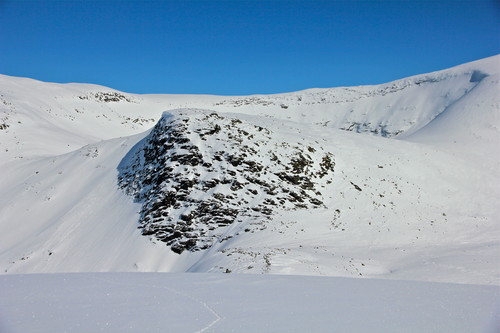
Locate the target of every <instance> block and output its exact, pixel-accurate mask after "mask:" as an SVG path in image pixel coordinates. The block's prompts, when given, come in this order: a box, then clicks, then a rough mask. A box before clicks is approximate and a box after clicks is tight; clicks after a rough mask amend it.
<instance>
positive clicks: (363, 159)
mask: <svg viewBox="0 0 500 333" xmlns="http://www.w3.org/2000/svg"><path fill="white" fill-rule="evenodd" d="M499 59H500V57H499V56H495V57H491V58H487V59H483V60H480V61H477V62H473V63H469V64H465V65H462V66H457V67H455V68H451V69H448V70H444V71H439V72H435V73H430V74H425V75H419V76H415V77H411V78H406V79H402V80H398V81H394V82H391V83H387V84H383V85H379V86H365V87H352V88H331V89H312V90H306V91H302V92H296V93H288V94H278V95H269V96H246V97H223V96H188V95H133V94H127V93H122V92H118V91H115V90H112V89H109V88H105V87H99V86H95V85H84V84H53V83H43V82H39V81H35V80H30V79H24V78H14V77H8V76H0V98H1V100H0V107H1V109H0V112H1V116H0V171H1V173H0V230H1V234H0V268H1V271H2V272H4V273H35V272H85V271H154V272H159V271H162V272H165V271H169V272H184V271H191V272H219V271H220V272H248V273H276V274H308V275H330V276H353V277H354V276H356V277H383V278H392V279H406V280H424V281H442V282H459V283H475V284H494V285H495V284H498V283H499V276H500V267H499V253H500V229H499V228H500V226H499V220H500V219H499V217H500V212H499V208H498V204H497V203H498V198H499V197H500V195H499V194H500V193H499V190H500V189H499V186H498V184H500V178H499V176H500V175H499V172H498V170H499V169H498V164H499V161H500V159H499V156H498V151H499V150H498V148H499V138H500V136H499V130H498V128H499V127H498V126H499V121H498V110H499V98H498V75H499V74H498V72H499V71H498V69H499V66H498V64H499ZM174 109H181V110H178V111H168V112H167V113H165V114H164V115H163V116H162V114H163V111H165V110H174ZM199 109H204V110H205V111H200V110H199ZM211 114H213V115H214V116H213V117H212V118H213V119H204V117H206V115H211ZM158 120H160V122H158ZM166 121H172V122H173V124H177V125H175V126H177V127H175V126H173V127H172V126H171V127H170V129H169V128H166V127H162V126H161V124H162V122H166ZM183 123H184V124H185V128H183V129H182V130H181V131H180V134H179V137H182V140H183V142H181V141H175V142H170V143H167V144H174V145H177V146H175V147H172V148H173V149H176V150H175V151H172V150H171V149H166V148H165V147H163V148H162V145H165V144H166V141H165V142H163V143H161V142H160V141H158V140H157V139H158V138H161V137H162V135H163V136H164V138H165V139H166V140H168V138H169V137H172V132H169V131H171V130H172V129H171V128H174V129H175V128H180V127H179V126H180V125H181V124H183ZM155 124H157V125H156V127H155V128H154V129H151V127H152V126H153V125H155ZM231 124H232V125H233V126H230V125H231ZM216 125H218V126H219V127H220V128H219V129H217V127H216ZM223 125H228V126H223ZM259 128H261V129H262V130H260V131H259ZM196 131H198V132H196ZM241 131H244V132H245V133H247V134H248V135H247V134H244V133H243V132H241ZM188 132H189V133H188ZM351 132H354V133H351ZM357 132H360V133H365V134H372V135H360V134H358V133H357ZM207 133H210V135H207ZM238 133H239V135H240V137H239V138H238V136H237V134H238ZM242 133H243V134H242ZM263 133H269V134H268V135H267V136H266V137H264V134H263ZM259 135H260V136H259ZM250 136H252V137H250ZM387 138H396V139H397V140H394V139H387ZM203 139H205V140H203ZM183 144H185V145H188V146H190V147H196V149H197V154H199V156H201V159H202V160H203V161H205V162H211V163H212V167H211V168H212V169H210V168H209V167H204V169H203V170H202V169H200V166H203V163H198V164H195V162H193V159H192V157H193V156H190V155H193V154H192V152H191V153H189V152H188V151H187V150H186V149H185V148H182V147H181V145H183ZM243 147H247V148H243ZM155 148H156V149H155ZM193 149H194V148H193ZM245 149H248V151H246V156H245V157H244V160H241V163H240V164H238V162H236V161H234V159H232V158H231V157H229V156H230V155H231V156H233V157H234V156H236V155H238V154H241V153H245V151H244V150H245ZM148 151H149V152H150V155H151V156H153V158H151V160H150V161H149V162H148V161H144V160H141V156H143V157H144V156H145V155H144V154H145V153H146V152H148ZM220 151H222V152H223V154H217V152H220ZM174 153H175V154H174ZM272 154H274V155H275V156H276V157H277V159H274V158H272ZM174 155H175V156H176V157H174ZM299 155H302V157H304V159H299V162H300V161H302V162H301V163H297V156H299ZM179 156H184V158H183V159H180V160H179V158H180V157H179ZM186 156H189V158H186ZM197 156H198V155H197ZM217 156H219V157H217ZM238 156H239V155H238ZM324 156H331V161H332V162H334V163H335V165H334V167H333V168H332V169H331V170H330V171H331V173H329V174H328V176H325V177H324V178H322V177H319V176H318V177H317V178H318V179H314V178H311V175H312V174H315V175H319V174H320V173H321V162H320V160H321V159H323V157H324ZM218 159H220V160H218ZM214 161H217V163H214ZM243 161H244V162H245V163H243ZM276 161H279V162H281V163H276ZM144 162H148V163H144ZM160 162H161V163H160ZM233 162H234V163H233ZM155 163H157V164H155ZM194 164H195V165H194ZM233 164H236V165H233ZM258 165H260V166H262V170H257V172H253V173H252V174H250V171H251V170H250V169H249V168H251V166H258ZM155 166H156V167H155ZM295 166H296V167H295ZM167 167H168V168H172V170H171V171H169V172H170V174H169V173H166V174H163V175H162V174H161V172H162V170H163V171H165V170H169V169H167ZM145 168H146V169H145ZM147 168H150V169H147ZM287 168H288V169H287ZM257 169H259V167H257ZM229 171H231V172H234V173H235V174H234V175H233V177H236V178H235V179H240V180H241V181H239V183H241V184H243V187H242V188H240V189H237V191H239V192H237V195H235V194H234V193H233V197H234V198H232V199H228V198H227V196H228V195H231V193H230V192H231V191H232V190H231V185H233V184H234V179H230V181H231V184H229V183H226V184H223V183H222V184H221V181H224V179H225V178H227V177H226V175H228V174H229V175H231V173H228V172H229ZM264 171H266V172H267V174H264ZM174 174H176V175H177V176H176V177H178V178H176V179H174V180H175V181H176V183H175V184H174V183H172V182H166V183H164V182H162V181H163V180H165V179H162V177H164V176H165V175H167V176H168V177H167V178H168V179H170V178H172V177H173V175H174ZM197 174H199V175H197ZM280 174H281V177H280ZM290 175H291V176H290ZM125 176H126V177H125ZM131 176H134V177H135V176H137V178H130V177H131ZM148 176H149V177H153V178H155V177H156V178H155V179H157V180H158V179H160V180H161V181H157V182H156V183H155V184H156V187H153V188H152V189H153V190H154V191H153V192H154V193H152V194H151V193H149V192H150V190H151V188H148V187H147V186H150V185H151V184H149V185H148ZM179 177H180V178H179ZM249 177H252V178H253V179H254V180H255V179H257V181H253V182H252V181H250V180H249ZM214 179H216V180H217V181H218V183H217V184H215V185H214V182H211V183H210V181H213V180H214ZM243 179H245V181H243ZM311 179H312V183H314V184H312V185H310V184H309V181H310V180H311ZM186 180H189V181H192V183H190V184H191V185H189V186H187V187H188V189H191V188H195V189H196V190H197V191H198V192H193V191H187V193H184V197H183V200H181V202H182V205H181V204H179V206H178V207H175V206H174V205H172V207H170V206H169V207H167V206H165V205H164V207H167V208H168V209H164V210H161V211H160V210H156V209H152V208H154V206H153V205H154V203H155V200H160V199H161V200H163V199H165V198H166V197H168V196H167V195H166V193H169V191H172V190H174V189H175V190H176V191H179V188H177V189H176V188H175V186H179V185H180V184H186ZM272 181H274V182H275V183H276V184H280V185H283V186H277V188H279V189H280V190H279V191H278V193H281V194H278V197H280V198H281V199H282V201H283V203H279V204H276V205H267V206H268V207H267V208H266V207H265V206H266V205H264V203H265V202H268V203H269V201H266V200H276V198H274V199H273V197H271V196H270V195H269V193H266V190H265V189H266V188H268V187H267V186H265V185H263V184H269V183H272ZM245 182H248V184H245ZM207 184H211V185H214V186H213V187H210V188H207V187H205V188H204V187H203V186H208V185H207ZM211 185H210V186H211ZM120 187H121V188H120ZM235 189H236V187H235ZM234 191H236V190H234ZM286 191H288V192H286ZM290 191H292V192H294V193H295V194H298V195H292V194H290ZM255 192H256V193H255ZM271 192H273V191H271ZM318 192H319V193H320V194H318ZM138 193H142V194H141V195H138ZM196 193H197V194H196ZM150 194H151V195H150ZM153 194H154V195H156V196H153ZM220 195H223V196H224V197H221V196H220ZM274 197H276V196H274ZM176 198H177V199H176V200H178V199H179V195H178V194H176ZM217 198H219V199H217ZM304 198H306V199H307V200H304ZM184 199H189V200H191V201H189V200H184ZM293 199H295V200H296V201H295V202H294V201H293ZM193 200H197V204H196V205H194V204H193V202H194V201H193ZM211 200H212V201H211ZM214 200H215V201H214ZM297 200H298V203H299V205H297ZM300 200H302V201H306V202H307V203H306V204H305V207H304V206H302V207H301V206H300V204H302V202H301V201H300ZM311 200H313V201H311ZM316 200H317V201H316ZM237 201H241V203H240V205H243V206H242V207H241V206H236V205H237V203H236V202H237ZM245 201H246V202H245ZM210 202H212V204H213V202H217V205H216V207H219V208H220V207H223V208H224V207H225V208H224V209H228V208H230V209H232V210H231V212H232V213H234V212H236V214H232V213H231V214H232V215H231V214H226V215H224V214H219V215H218V216H219V217H221V219H219V221H217V219H213V216H212V217H210V214H205V215H204V214H198V215H197V216H196V219H195V223H191V225H192V226H191V228H192V230H188V229H189V226H186V224H188V223H184V226H186V230H184V231H182V232H181V231H180V230H175V228H176V227H177V226H178V227H183V224H182V223H179V221H183V219H188V220H189V217H188V216H189V214H190V212H193V211H200V212H203V209H200V207H206V206H207V204H208V203H210ZM278 202H279V200H278ZM315 203H316V204H315ZM224 205H226V206H224ZM269 206H272V207H269ZM156 208H158V207H156ZM255 208H257V209H258V210H255ZM263 208H265V209H263ZM210 209H211V210H212V211H213V209H214V206H213V205H212V206H210ZM217 209H218V208H217ZM266 209H270V210H271V211H272V212H271V213H270V214H266V213H265V212H268V211H267V210H266ZM154 211H156V212H157V214H160V213H161V214H163V213H166V214H167V215H166V216H164V217H165V219H162V218H161V216H163V215H161V214H160V215H161V216H156V218H159V219H158V220H157V221H156V222H155V221H153V222H155V223H153V224H148V222H147V221H146V218H147V217H148V214H149V213H151V214H153V215H154V213H155V212H154ZM245 211H247V212H250V211H252V212H253V213H252V214H250V215H251V216H242V215H244V214H243V213H244V212H245ZM263 211H264V212H263ZM238 214H239V215H238ZM153 215H151V216H153ZM212 215H213V214H212ZM247 215H248V214H247ZM228 216H232V217H235V216H236V218H234V219H225V217H228ZM160 218H161V219H160ZM237 218H239V219H240V220H241V221H240V222H238V221H237ZM207 219H208V220H209V222H208V223H207ZM224 220H225V221H226V222H224ZM189 221H191V220H189ZM185 222H186V221H185ZM169 223H170V224H172V223H173V224H174V225H173V227H172V225H170V226H169V225H168V224H169ZM138 226H142V227H143V228H142V229H138ZM153 226H155V227H154V228H153ZM212 227H213V229H210V228H212ZM145 228H146V229H145ZM168 228H170V229H171V230H170V231H169V229H168ZM144 230H147V231H148V232H146V233H145V232H144ZM159 231H162V232H163V233H162V234H160V233H159ZM176 231H178V232H180V233H181V236H182V237H181V236H180V235H179V234H178V233H177V234H176V233H175V232H176ZM141 234H146V237H145V236H142V235H141ZM174 234H175V235H176V237H174V238H170V239H168V238H169V237H171V236H173V235H174ZM193 235H194V236H196V237H192V236H193ZM188 236H189V237H188ZM189 239H195V241H190V242H188V241H189ZM172 240H173V242H170V241H172ZM169 242H170V244H169ZM165 243H167V245H166V244H165ZM172 246H174V247H173V249H174V250H175V249H177V252H182V253H181V254H177V253H175V252H173V251H171V248H172Z"/></svg>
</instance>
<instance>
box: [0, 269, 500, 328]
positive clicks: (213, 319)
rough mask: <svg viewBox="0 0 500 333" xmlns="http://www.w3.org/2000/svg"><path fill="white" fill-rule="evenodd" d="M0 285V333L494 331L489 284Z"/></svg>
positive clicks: (127, 280)
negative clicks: (0, 293) (99, 332)
mask: <svg viewBox="0 0 500 333" xmlns="http://www.w3.org/2000/svg"><path fill="white" fill-rule="evenodd" d="M0 289H2V290H3V293H2V297H1V298H0V314H1V315H2V316H0V331H2V332H5V333H18V332H19V333H20V332H40V333H42V332H50V333H52V332H75V333H76V332H98V331H105V332H308V331H312V332H346V333H354V332H388V333H389V332H428V333H431V332H436V333H437V332H439V333H444V332H450V333H458V332H464V333H465V332H481V333H493V332H498V328H499V327H500V326H499V323H498V321H496V319H498V317H496V316H498V312H495V304H497V305H498V303H497V302H498V297H499V296H500V294H499V293H500V290H499V288H498V287H497V286H478V285H456V284H442V283H423V282H410V281H384V280H371V279H364V280H360V279H345V278H325V277H304V276H255V275H227V274H226V275H222V274H218V275H215V274H160V273H140V274H139V273H135V274H133V273H120V274H116V273H99V274H95V273H94V274H92V273H83V274H50V275H49V274H45V275H38V274H31V275H7V276H0ZM497 311H498V310H497ZM495 317H496V319H495Z"/></svg>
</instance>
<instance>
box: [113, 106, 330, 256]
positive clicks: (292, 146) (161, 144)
mask: <svg viewBox="0 0 500 333" xmlns="http://www.w3.org/2000/svg"><path fill="white" fill-rule="evenodd" d="M334 167H335V160H334V156H333V155H332V154H331V153H329V152H326V151H324V150H323V149H322V147H321V146H319V145H317V144H316V145H315V144H314V143H309V144H304V141H299V140H297V141H295V142H293V141H291V142H282V141H277V140H275V139H273V133H271V131H270V130H268V129H266V128H265V127H262V126H260V125H257V124H253V123H252V122H250V121H243V120H241V119H239V118H237V117H235V116H231V115H228V114H224V115H221V114H218V113H216V112H213V111H207V110H192V109H191V110H177V111H172V112H170V113H165V114H164V115H163V117H162V118H161V119H160V121H159V122H158V123H157V125H156V126H155V127H154V128H153V130H152V131H151V133H150V134H149V135H148V137H147V138H146V139H145V140H143V142H142V143H141V146H140V148H139V149H137V150H136V151H135V152H134V153H131V156H128V157H127V158H126V160H124V162H123V163H122V164H121V166H120V170H119V171H120V173H119V179H118V182H119V185H120V187H121V188H122V189H124V190H125V191H126V192H127V193H128V194H130V195H132V196H134V198H135V199H136V200H137V201H139V202H141V203H142V209H141V212H140V221H139V228H141V229H142V234H143V235H146V236H150V237H152V238H154V239H156V240H159V241H162V242H165V243H166V244H167V245H168V246H170V247H171V249H172V250H173V251H174V252H177V253H181V252H183V251H184V250H189V251H197V250H202V249H206V248H208V247H210V246H211V245H212V244H213V243H214V242H216V241H224V240H225V239H228V238H230V237H231V233H228V230H229V229H230V228H232V227H234V226H235V224H236V225H237V224H241V225H244V226H245V227H244V228H243V230H244V231H253V230H258V229H262V228H265V227H266V221H269V220H270V219H272V217H273V214H275V213H276V212H277V211H279V210H294V209H314V208H318V207H323V197H322V194H321V192H320V188H321V184H328V183H331V181H332V177H333V172H334Z"/></svg>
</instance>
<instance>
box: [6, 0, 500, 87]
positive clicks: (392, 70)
mask: <svg viewBox="0 0 500 333" xmlns="http://www.w3.org/2000/svg"><path fill="white" fill-rule="evenodd" d="M499 22H500V2H499V1H498V0H469V1H459V0H455V1H439V0H438V1H430V0H427V1H424V0H420V1H418V0H415V1H411V0H407V1H403V0H401V1H394V0H393V1H375V0H372V1H355V0H353V1H238V0H233V1H189V0H184V1H118V0H114V1H97V0H87V1H51V0H46V1H41V0H40V1H23V0H0V73H2V74H7V75H14V76H24V77H31V78H35V79H39V80H42V81H51V82H83V83H95V84H101V85H105V86H109V87H112V88H115V89H118V90H122V91H126V92H134V93H188V94H219V95H246V94H257V93H266V94H267V93H280V92H288V91H296V90H301V89H306V88H317V87H337V86H352V85H363V84H377V83H384V82H388V81H391V80H395V79H398V78H403V77H406V76H410V75H415V74H420V73H425V72H430V71H434V70H439V69H444V68H447V67H451V66H454V65H458V64H461V63H464V62H468V61H473V60H477V59H480V58H484V57H488V56H492V55H495V54H498V53H499V52H500V23H499Z"/></svg>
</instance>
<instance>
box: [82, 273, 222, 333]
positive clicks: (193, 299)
mask: <svg viewBox="0 0 500 333" xmlns="http://www.w3.org/2000/svg"><path fill="white" fill-rule="evenodd" d="M92 279H94V280H96V281H101V282H106V283H109V284H113V285H116V286H126V287H132V288H137V287H146V288H157V289H164V290H168V291H170V292H171V293H174V294H177V295H179V296H182V297H185V298H188V299H190V300H192V301H193V302H195V303H198V304H199V305H201V306H202V307H203V308H205V309H206V310H207V311H208V312H210V313H211V314H212V315H213V316H214V317H215V319H214V320H213V321H212V322H210V323H209V324H208V325H206V326H205V327H203V328H201V329H199V330H197V331H194V332H193V333H202V332H205V331H207V330H208V329H210V328H212V327H213V326H215V325H216V324H217V323H218V322H219V321H221V320H222V319H223V318H224V317H222V316H221V315H220V314H219V313H217V311H215V309H214V308H212V307H211V306H210V305H209V304H208V303H206V302H204V301H202V300H200V299H199V298H196V297H194V296H191V295H187V294H185V293H183V292H180V291H178V290H176V289H172V288H169V287H164V286H158V285H149V284H137V283H134V284H132V283H120V282H116V281H113V280H109V279H103V278H98V277H96V276H92Z"/></svg>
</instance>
